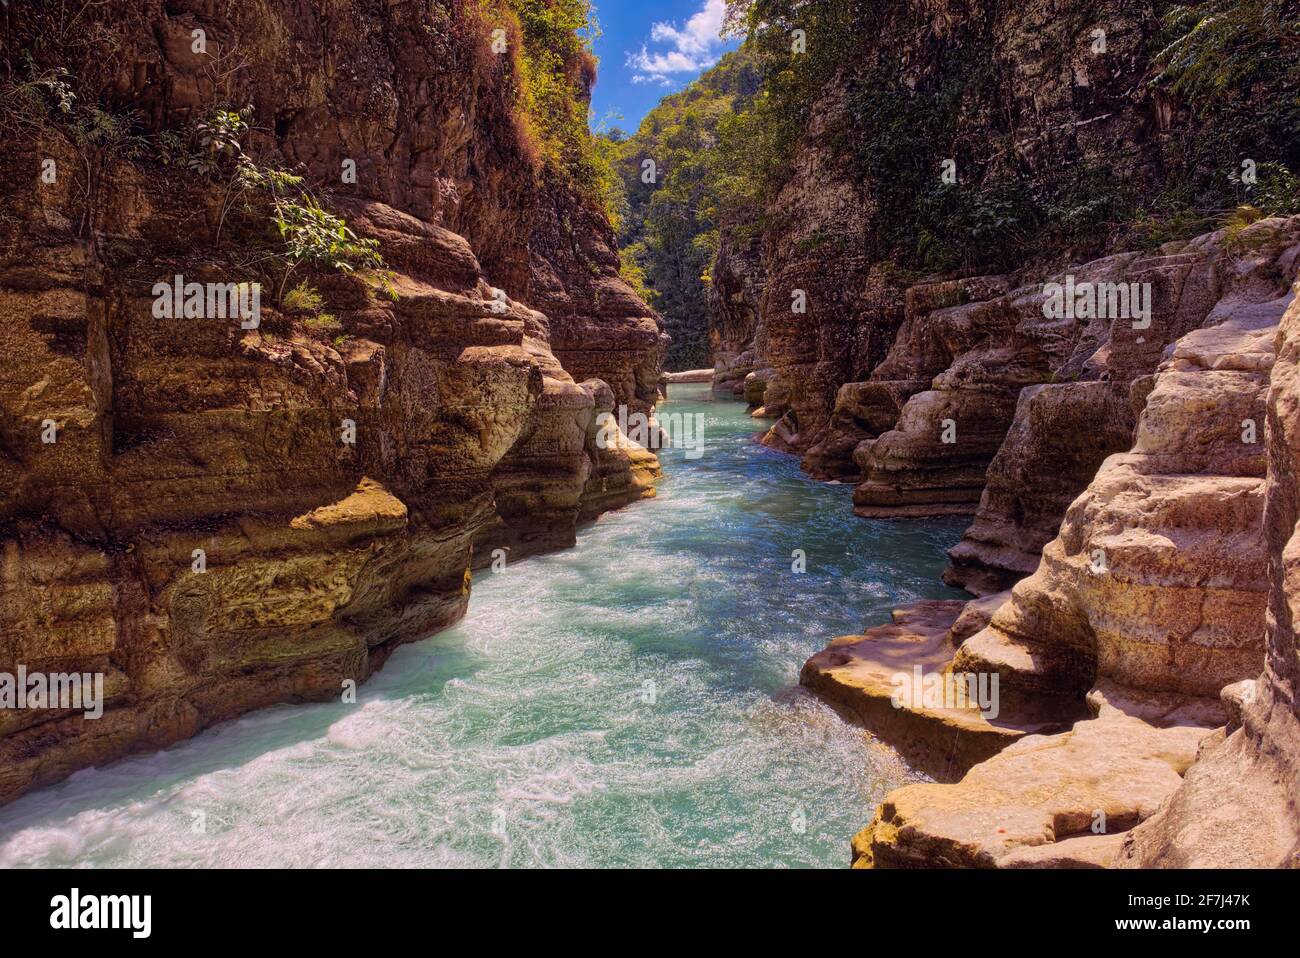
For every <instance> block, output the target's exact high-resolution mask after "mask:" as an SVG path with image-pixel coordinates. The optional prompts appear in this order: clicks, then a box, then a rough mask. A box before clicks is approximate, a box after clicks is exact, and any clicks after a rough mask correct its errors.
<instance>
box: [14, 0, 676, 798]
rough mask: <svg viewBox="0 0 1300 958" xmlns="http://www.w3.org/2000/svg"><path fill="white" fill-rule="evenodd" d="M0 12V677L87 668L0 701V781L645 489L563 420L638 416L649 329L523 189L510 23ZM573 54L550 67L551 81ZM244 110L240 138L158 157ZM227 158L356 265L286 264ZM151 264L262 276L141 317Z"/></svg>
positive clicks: (413, 622)
mask: <svg viewBox="0 0 1300 958" xmlns="http://www.w3.org/2000/svg"><path fill="white" fill-rule="evenodd" d="M8 14H9V15H8V17H7V19H6V30H7V31H12V32H7V33H6V35H5V37H4V38H3V39H4V45H5V49H6V51H7V53H8V55H7V57H6V63H7V68H6V69H7V75H6V77H5V86H4V93H5V99H4V107H5V111H4V114H3V116H2V117H0V121H3V122H4V124H5V129H6V135H5V137H4V138H3V139H4V143H3V146H2V147H0V149H3V151H4V154H5V156H4V162H3V163H0V168H3V170H4V173H3V179H2V181H0V196H2V198H3V204H2V205H3V208H4V214H3V216H0V239H2V242H0V250H2V252H0V313H2V314H3V316H4V317H5V322H4V323H3V324H0V344H2V346H3V356H4V358H3V359H2V360H0V368H2V369H3V375H2V376H0V479H2V480H3V488H4V492H3V498H0V555H2V556H3V567H2V569H0V633H2V635H3V637H2V638H0V672H7V673H10V674H13V673H15V672H16V670H17V669H18V668H19V667H20V666H21V667H24V668H25V669H26V670H27V671H28V672H31V673H35V672H43V673H56V672H60V673H66V672H84V673H96V672H98V673H103V675H104V676H105V699H106V708H105V711H104V714H103V716H102V717H101V718H96V719H89V718H85V717H83V715H82V714H81V712H80V710H75V709H74V710H66V709H57V708H44V709H41V708H28V709H25V710H8V709H6V710H5V711H4V714H3V720H2V721H3V724H2V725H0V801H3V800H8V799H11V798H13V797H15V796H16V795H19V794H21V793H22V792H24V791H26V790H28V789H30V788H33V787H39V786H41V785H45V784H49V783H51V782H55V781H57V780H59V779H61V778H63V777H65V776H66V775H67V774H69V773H70V772H72V771H74V770H75V769H77V768H81V767H85V766H87V765H91V764H97V763H101V762H105V761H109V760H112V759H114V758H116V757H119V756H122V755H125V754H127V753H129V752H131V751H135V750H139V749H142V748H151V747H160V746H163V745H166V744H168V743H171V742H174V741H177V740H179V739H183V738H185V737H187V736H190V735H193V734H195V732H197V731H198V730H200V729H202V728H203V727H205V726H206V725H209V724H211V723H212V722H215V721H219V720H222V719H226V718H230V717H232V716H235V715H238V714H240V713H242V712H245V711H247V710H249V709H253V708H258V707H262V706H265V705H270V704H273V703H277V702H285V701H303V700H319V699H328V698H333V697H336V696H339V695H341V694H347V692H348V689H349V688H351V687H352V683H355V682H360V681H363V680H364V679H365V678H366V677H367V676H368V675H370V674H371V673H372V672H373V671H374V670H375V669H377V668H378V667H379V666H380V665H382V663H383V661H384V659H385V657H386V656H387V655H388V654H389V652H390V651H391V650H392V649H393V648H394V647H396V646H397V645H398V644H400V643H402V642H407V641H412V640H415V639H419V638H422V637H424V636H427V635H429V634H431V633H432V632H434V631H436V630H438V629H440V628H443V627H445V626H447V625H448V624H450V623H452V622H454V621H456V620H457V619H458V618H460V617H461V616H462V615H463V614H464V613H465V610H466V605H467V602H468V599H469V593H470V585H471V579H472V571H471V570H472V568H474V567H478V566H482V565H485V564H487V563H488V562H490V561H491V560H492V558H493V556H494V554H497V553H496V550H497V549H500V550H502V552H501V553H499V554H500V555H503V556H504V555H509V557H510V558H519V557H521V556H522V555H525V554H528V553H530V552H536V551H540V550H542V549H548V548H555V547H560V546H565V545H569V544H572V542H573V539H574V529H575V526H576V523H577V522H578V521H579V520H580V519H590V518H593V517H594V516H595V515H597V514H599V512H601V511H603V510H605V509H610V508H616V507H618V506H620V505H623V504H625V503H627V502H630V501H633V500H635V499H637V498H641V497H643V496H646V495H652V494H653V485H652V482H653V479H654V477H655V476H656V474H657V468H658V467H657V463H656V461H655V459H654V457H653V456H652V455H651V454H650V453H648V452H646V451H645V450H643V449H641V448H640V447H637V446H635V445H634V444H632V443H630V442H628V441H626V440H625V438H624V437H618V439H619V441H616V442H614V443H605V442H597V431H596V424H595V417H596V416H597V415H598V414H599V413H600V412H604V411H608V410H612V409H613V408H614V407H615V405H616V404H620V403H621V404H625V405H628V406H629V407H632V408H633V409H642V410H644V409H648V408H649V407H650V404H651V403H652V402H653V399H654V386H655V384H656V383H657V381H658V365H659V357H660V355H661V351H662V345H663V344H662V341H661V335H660V332H659V329H658V325H657V321H656V319H655V317H654V315H653V314H652V313H651V312H650V311H649V310H647V309H646V308H645V307H644V306H643V305H642V304H641V303H640V302H639V301H638V300H637V299H636V297H635V296H634V295H633V294H632V293H631V291H630V290H629V289H627V287H626V286H625V285H624V284H622V282H621V281H620V280H619V279H618V260H617V255H616V254H615V253H614V252H613V251H612V232H611V231H610V228H609V225H608V223H607V222H606V221H605V220H604V219H603V216H602V214H601V213H599V211H598V210H596V209H595V208H593V206H592V205H591V203H590V201H589V200H587V199H585V198H584V197H582V196H580V195H578V194H577V193H576V192H574V191H573V190H572V189H571V188H569V187H567V186H565V185H564V184H563V183H562V182H556V181H554V180H548V177H551V176H553V173H554V171H552V170H549V169H548V168H546V167H545V164H544V163H543V162H542V161H540V160H539V158H538V147H537V144H536V142H535V139H536V132H535V130H533V129H531V128H530V127H529V122H528V120H527V118H526V117H524V116H523V115H522V114H521V109H520V107H519V84H520V82H521V81H520V60H519V57H520V50H519V47H520V45H521V43H522V37H521V33H520V26H519V21H518V20H517V19H515V18H514V17H513V16H512V15H510V14H509V12H508V11H507V10H505V9H504V8H502V10H501V11H498V13H496V14H494V13H492V12H491V10H489V9H488V8H485V7H480V6H479V5H475V4H465V3H459V2H445V3H441V2H440V3H432V4H391V3H383V2H378V0H373V2H371V0H355V2H347V0H340V2H337V3H331V4H325V5H312V6H309V5H303V4H299V3H294V2H290V0H268V2H263V3H257V4H247V5H243V4H240V5H227V4H214V3H209V2H203V0H193V2H184V0H178V2H167V3H163V2H160V0H151V2H146V3H143V4H127V3H113V4H109V5H107V6H104V5H99V6H96V7H94V8H86V9H84V10H80V11H79V12H78V11H69V10H62V9H53V8H46V7H45V6H44V5H41V4H31V3H17V4H11V5H10V8H9V11H8ZM69 17H71V18H73V19H71V20H70V19H69ZM498 27H499V28H501V29H503V30H505V32H506V35H507V37H508V40H509V49H508V50H507V51H506V52H504V53H497V52H494V51H493V50H492V48H491V32H492V30H493V29H496V28H498ZM200 37H201V38H202V43H200V42H199V38H200ZM23 51H26V52H28V53H30V54H32V55H33V62H32V63H31V65H30V67H29V68H27V67H20V64H21V63H22V60H23V59H24V58H23V57H20V56H19V53H20V52H23ZM587 69H588V65H587V64H584V63H582V62H576V63H574V64H566V65H565V66H564V71H565V74H564V75H565V76H567V77H571V78H572V79H573V82H574V83H575V84H578V85H579V88H578V89H577V92H576V94H575V95H576V96H577V97H578V98H579V99H580V100H581V102H584V103H585V95H586V91H587V89H588V88H589V83H590V77H589V76H588V75H587ZM22 70H29V72H27V73H24V72H21V71H22ZM60 70H66V71H68V72H66V73H60V72H58V71H60ZM65 91H66V93H67V94H68V95H69V96H71V97H72V98H73V99H71V100H65V101H63V103H62V104H60V102H59V100H58V97H59V95H60V94H61V93H63V92H65ZM246 104H247V105H249V109H248V110H247V111H246V116H247V117H248V130H247V131H246V134H245V135H243V136H242V137H240V141H239V142H238V143H236V144H234V145H229V144H226V145H225V146H224V147H222V148H221V149H213V148H211V147H212V143H213V142H214V139H213V138H214V137H216V136H218V135H220V134H213V133H211V127H209V128H207V129H208V131H209V132H208V134H207V135H208V139H207V140H204V141H201V147H200V148H199V152H198V153H197V154H195V153H193V152H191V153H189V154H188V156H187V155H186V154H185V153H184V152H183V151H181V150H180V149H179V144H180V143H181V142H182V140H183V139H184V138H185V137H187V136H197V133H195V132H194V131H195V130H196V126H195V125H196V124H197V123H199V122H208V121H209V119H210V117H211V116H212V113H211V111H213V110H214V109H216V108H218V107H226V108H228V109H230V110H232V111H233V110H238V109H242V108H243V107H244V106H245V105H246ZM65 107H66V108H65ZM199 132H202V130H200V131H199ZM165 134H171V137H170V138H169V137H168V136H165ZM232 139H233V137H232ZM186 142H189V141H186ZM215 142H217V144H218V146H221V144H222V143H224V142H225V141H224V140H216V141H215ZM191 149H192V148H191ZM236 154H239V155H240V156H242V157H245V158H249V159H254V160H255V161H256V165H255V166H253V167H252V169H253V171H254V173H255V174H256V175H259V176H261V177H263V179H265V178H266V177H267V176H268V175H270V174H268V173H267V172H266V171H268V170H272V171H273V170H276V169H280V170H286V171H290V172H293V173H295V174H296V175H300V176H302V177H303V178H304V182H305V184H306V185H307V186H308V187H310V188H311V189H312V190H313V192H314V196H313V197H312V198H311V202H316V201H318V202H319V203H320V208H321V209H326V210H333V211H336V212H337V213H338V214H341V215H343V216H345V217H346V220H347V224H348V227H350V229H351V230H353V231H355V234H356V235H357V236H358V237H360V238H362V239H373V240H374V241H376V242H377V251H378V253H379V254H380V255H381V256H382V258H383V267H382V268H381V269H375V268H369V267H366V268H351V267H349V268H344V269H341V270H338V269H331V268H329V267H328V265H325V266H322V265H321V264H317V263H312V262H306V263H302V262H298V263H296V264H295V267H294V269H293V270H286V269H285V268H284V267H285V265H286V261H285V260H284V259H283V257H281V258H277V256H280V254H279V250H280V237H279V236H278V235H277V231H276V226H275V223H274V216H275V215H276V214H277V213H280V212H282V207H280V206H278V205H277V203H278V202H281V201H282V197H283V195H284V194H283V193H281V192H276V190H277V189H284V187H283V182H284V181H276V182H278V183H281V186H279V187H276V188H274V189H269V190H268V189H267V188H266V187H265V186H264V185H248V184H247V183H246V182H245V180H244V179H243V177H244V175H245V174H246V173H247V170H248V168H247V167H245V166H244V165H243V162H244V161H243V160H242V159H240V160H239V161H238V162H239V164H240V165H239V166H238V168H236V167H235V165H234V164H235V162H236ZM200 162H210V163H212V164H214V165H221V166H222V167H223V168H222V169H220V170H217V169H212V170H208V169H196V164H198V163H200ZM227 167H228V168H227ZM349 169H354V170H355V177H354V178H353V177H349V176H348V175H347V172H348V171H349ZM258 170H260V171H261V172H260V173H257V171H258ZM46 171H49V173H50V174H52V175H48V176H43V173H45V172H46ZM295 195H296V194H295ZM304 202H306V201H304ZM294 215H299V214H297V213H295V214H294ZM308 215H310V210H308ZM327 222H328V221H327ZM330 228H331V229H333V228H334V227H332V226H331V227H330ZM291 235H299V234H291ZM268 261H269V262H271V263H273V264H278V266H276V267H275V268H274V269H273V270H272V269H269V268H268V267H267V266H266V265H265V264H266V263H267V262H268ZM177 275H181V276H183V278H184V280H185V281H186V282H198V283H213V284H220V285H221V286H222V287H223V288H224V284H227V283H250V282H253V281H259V280H260V281H262V282H263V286H262V290H261V292H262V299H261V311H260V317H258V321H257V322H256V323H247V322H241V320H240V317H238V316H236V317H234V318H229V317H228V318H225V319H220V318H203V317H201V316H191V317H190V318H160V317H159V313H158V310H157V306H156V303H157V293H156V290H155V284H156V283H158V282H160V281H161V282H164V283H168V284H170V283H171V282H172V280H173V277H175V276H177ZM303 281H310V286H311V288H312V290H313V294H314V295H315V296H317V297H318V298H317V299H316V301H315V303H314V304H312V303H310V302H309V303H308V305H307V306H306V307H305V308H303V307H302V306H301V305H298V306H295V305H294V303H295V302H297V303H299V304H301V303H302V302H303V298H302V297H300V299H299V300H297V301H295V300H293V299H292V298H286V297H284V296H283V294H284V293H285V292H286V291H287V290H291V289H293V288H294V287H295V286H296V285H297V284H299V283H301V282H303ZM525 304H529V305H525ZM533 307H540V309H539V308H533ZM542 310H545V312H544V311H542Z"/></svg>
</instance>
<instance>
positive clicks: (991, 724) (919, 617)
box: [799, 600, 1086, 782]
mask: <svg viewBox="0 0 1300 958" xmlns="http://www.w3.org/2000/svg"><path fill="white" fill-rule="evenodd" d="M967 605H968V603H966V602H964V601H961V600H955V601H952V600H929V601H924V602H918V603H915V604H914V605H910V606H906V607H904V608H901V609H896V610H894V612H893V621H892V622H891V623H889V624H887V625H880V626H876V627H874V628H871V629H868V630H867V631H866V632H865V633H863V634H861V635H846V636H841V637H840V638H837V639H834V640H832V642H831V643H830V645H828V646H827V647H826V648H825V649H823V650H822V651H820V652H818V653H817V654H816V655H814V656H813V657H812V658H810V659H809V660H808V661H807V662H806V663H805V664H804V667H803V671H802V672H801V674H800V677H799V681H800V683H801V684H802V685H804V686H806V687H807V688H809V689H810V690H812V691H813V692H815V693H816V694H817V695H819V696H820V697H821V698H823V699H825V700H826V701H828V702H830V703H831V704H833V705H835V706H837V707H839V708H841V709H843V710H845V711H847V712H848V713H850V714H851V715H853V716H854V717H856V718H857V719H858V720H859V721H861V722H862V724H863V725H865V726H866V727H867V729H868V730H869V731H871V732H872V733H873V734H875V735H876V736H878V737H879V738H881V739H883V740H884V741H885V742H887V743H888V744H890V745H892V746H893V747H894V748H896V749H897V750H898V752H899V754H901V755H902V756H903V758H904V759H905V760H906V761H908V762H909V763H910V764H912V765H913V767H915V768H917V769H919V770H921V771H923V772H925V773H926V774H927V775H930V776H931V777H933V778H935V779H937V780H939V781H944V782H953V781H956V780H957V779H959V778H960V777H961V776H962V775H963V774H964V773H965V772H966V771H967V770H968V769H969V768H970V767H971V766H972V765H975V764H976V763H977V762H982V761H984V760H985V759H988V758H990V757H991V756H993V755H996V754H997V753H998V752H1000V751H1002V750H1003V749H1004V748H1006V747H1007V746H1009V745H1011V744H1012V743H1014V742H1016V741H1018V740H1019V739H1021V738H1023V737H1024V736H1026V735H1029V734H1033V733H1035V732H1055V731H1061V730H1063V729H1067V728H1069V727H1070V725H1071V724H1072V723H1073V722H1074V720H1075V719H1077V718H1081V717H1083V716H1084V715H1086V710H1084V708H1083V706H1082V703H1072V704H1071V705H1070V706H1068V707H1067V706H1064V705H1058V703H1056V702H1053V703H1051V706H1052V710H1051V711H1050V712H1048V711H1043V710H1040V711H1039V712H1038V713H1036V714H1030V713H1028V712H1027V711H1026V710H1023V709H1022V710H1020V711H1018V712H1016V713H1015V714H1014V715H1008V714H1005V713H1002V712H1001V711H999V712H998V713H997V714H992V710H991V709H990V710H989V712H990V714H989V716H988V717H985V715H984V714H983V712H982V711H981V709H980V708H979V707H978V704H977V703H976V702H974V701H973V700H972V701H969V703H968V705H967V707H935V706H934V705H927V704H926V697H925V695H924V689H923V688H921V687H917V683H916V676H917V670H919V672H920V674H921V675H922V676H941V675H945V674H947V673H948V669H949V666H950V665H951V663H952V659H953V656H954V654H955V652H956V649H955V648H954V646H953V644H952V641H951V638H950V632H951V630H952V628H953V626H954V624H955V623H957V622H958V620H959V618H960V616H961V615H962V612H963V610H964V609H965V608H966V607H967ZM1075 705H1077V706H1078V709H1077V711H1069V708H1072V707H1073V706H1075Z"/></svg>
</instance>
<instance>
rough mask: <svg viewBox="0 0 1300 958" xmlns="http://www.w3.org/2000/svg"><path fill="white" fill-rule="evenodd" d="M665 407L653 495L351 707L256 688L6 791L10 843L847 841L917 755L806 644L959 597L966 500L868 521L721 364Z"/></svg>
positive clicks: (357, 854)
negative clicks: (935, 516) (244, 710)
mask: <svg viewBox="0 0 1300 958" xmlns="http://www.w3.org/2000/svg"><path fill="white" fill-rule="evenodd" d="M663 409H664V411H665V412H679V413H683V414H688V415H691V416H694V415H696V414H702V415H703V416H704V417H705V418H704V420H703V421H704V434H703V439H704V446H703V450H702V452H701V454H699V455H698V456H696V457H695V458H688V453H687V452H686V451H684V450H680V449H671V450H665V451H664V452H663V454H662V457H661V458H662V459H663V460H664V466H665V478H664V480H663V481H662V483H661V484H660V488H659V495H658V498H656V499H654V500H651V501H647V502H642V503H638V504H635V505H633V506H630V507H628V508H626V509H623V510H621V511H618V512H615V513H610V514H607V515H605V516H603V517H602V518H601V519H600V520H599V521H597V522H595V523H593V524H591V525H590V526H587V527H585V528H584V529H582V530H580V532H579V535H578V545H577V547H576V548H574V549H570V550H567V551H565V552H560V553H556V554H553V555H549V556H543V557H540V558H533V559H529V560H526V561H523V562H520V563H518V564H516V565H511V566H507V567H506V568H505V569H503V570H501V571H499V572H495V573H494V572H490V571H486V572H481V573H479V574H477V575H476V576H475V580H474V585H473V594H472V598H471V601H470V610H469V614H468V616H467V617H466V618H465V620H464V621H463V622H461V623H460V624H458V625H456V626H455V627H453V628H451V629H448V630H446V631H444V632H441V633H439V634H437V635H435V636H433V637H431V638H429V639H426V640H424V641H422V642H418V643H415V644H412V645H408V646H405V647H403V648H401V649H399V650H398V651H397V652H396V653H394V654H393V656H392V657H391V658H390V659H389V660H388V663H387V664H386V665H385V666H384V668H383V670H382V671H381V672H379V673H378V674H377V675H376V676H374V677H373V678H372V679H371V680H370V681H369V682H368V683H366V684H365V685H363V686H362V687H361V688H360V690H359V693H358V697H357V702H356V703H355V704H351V705H348V704H343V703H328V704H318V705H293V706H280V707H276V708H272V709H267V710H264V711H261V712H257V713H254V714H251V715H248V716H245V717H244V718H241V719H238V720H235V721H232V722H228V723H225V724H223V725H220V726H217V727H215V728H212V729H209V730H208V731H206V732H204V733H203V734H201V735H199V736H197V737H196V738H194V739H192V740H191V741H189V742H186V743H183V744H181V745H177V746H175V747H173V748H170V749H167V750H165V751H163V752H158V753H154V754H150V755H141V756H136V757H133V758H129V759H126V760H123V761H120V762H117V763H114V764H113V765H110V766H108V767H105V768H102V769H90V770H85V771H82V772H79V773H77V774H76V775H74V776H73V777H72V778H71V779H69V780H68V781H66V782H64V783H62V784H61V785H58V786H54V787H51V788H47V789H43V790H41V791H39V792H35V793H33V794H30V795H27V796H24V797H23V798H21V799H19V800H18V801H16V802H14V803H12V804H11V805H9V806H7V807H5V808H3V809H0V866H10V867H12V866H26V865H43V866H67V865H88V866H250V867H259V866H265V867H279V866H285V867H310V866H356V867H368V866H475V867H527V866H542V867H546V866H558V867H570V866H667V867H672V866H738V867H753V866H791V867H813V866H817V867H829V866H840V867H842V866H844V865H846V864H847V862H848V854H849V853H848V840H849V837H850V836H851V835H852V834H853V832H854V831H856V830H857V829H858V828H860V827H861V826H862V825H864V824H865V823H866V821H867V820H868V818H869V817H870V815H871V811H872V808H873V806H874V805H875V803H877V802H878V801H879V800H880V799H881V798H882V797H883V796H884V794H885V793H886V792H887V791H888V790H890V789H891V788H894V787H896V786H898V785H899V784H901V783H903V782H905V781H908V780H911V779H912V778H913V776H912V774H911V773H910V772H909V771H908V769H907V768H906V766H904V765H903V764H902V763H901V762H900V761H899V760H898V758H897V757H896V756H895V755H894V754H893V753H892V751H890V750H888V749H886V748H884V747H882V746H880V745H877V744H874V743H872V742H870V741H869V740H868V739H867V737H866V735H865V733H863V732H862V731H861V730H860V729H856V728H854V727H853V726H851V725H849V724H848V723H846V722H844V721H843V720H842V719H840V718H839V717H838V716H836V715H835V713H834V712H832V711H831V710H830V709H829V708H828V707H826V706H825V705H823V704H821V703H820V702H818V701H817V700H816V699H815V698H813V697H812V696H810V695H808V694H807V693H806V692H804V691H803V690H802V689H800V688H799V686H798V677H799V668H800V666H801V665H802V664H803V662H804V660H805V659H806V658H807V657H808V656H809V655H810V654H812V653H813V652H815V651H817V650H818V649H820V648H821V647H822V646H823V645H825V644H826V642H827V640H828V639H830V638H831V637H833V636H836V635H841V634H845V633H849V632H856V631H861V629H862V628H863V627H865V626H867V625H871V624H875V623H878V622H882V621H885V620H886V619H887V617H888V613H889V609H890V608H891V607H892V606H894V605H896V604H899V603H901V602H907V601H912V600H915V599H918V598H926V597H957V596H958V593H956V592H954V591H953V590H950V589H947V588H946V587H944V586H943V584H942V583H941V582H940V581H939V574H940V572H941V571H942V568H943V564H944V555H943V550H944V549H945V548H946V547H948V546H950V545H952V544H953V543H954V542H956V541H957V539H958V538H959V537H960V535H961V531H962V529H963V527H964V522H963V521H962V520H935V521H896V522H887V521H867V520H862V519H856V518H854V516H853V515H852V511H851V507H850V494H851V487H850V486H847V485H828V484H824V483H817V482H813V481H811V480H809V479H808V478H807V477H806V476H804V475H803V474H802V473H801V472H800V471H799V468H798V463H797V462H796V461H795V460H794V459H793V458H791V457H789V456H784V455H781V454H779V453H775V452H772V451H770V450H768V449H765V448H763V447H761V446H759V445H758V444H757V443H754V442H753V441H752V438H751V437H752V435H753V433H754V432H755V431H756V429H757V428H758V425H757V424H756V423H755V422H754V420H752V419H750V418H749V416H748V415H747V414H746V412H745V407H744V405H743V404H741V403H738V402H733V401H730V400H715V399H713V398H712V397H711V395H710V393H709V390H708V387H707V386H696V385H674V386H672V387H670V397H669V402H668V403H667V404H666V405H665V406H664V407H663ZM690 455H692V456H693V455H695V453H694V452H692V453H690ZM795 550H802V551H803V554H804V556H805V557H806V558H805V561H806V571H805V572H802V573H797V572H794V571H792V565H793V564H794V563H795V561H796V560H795V558H794V557H792V554H793V553H794V552H795Z"/></svg>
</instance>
